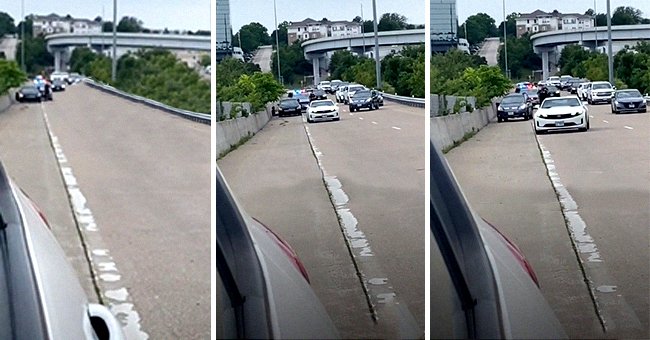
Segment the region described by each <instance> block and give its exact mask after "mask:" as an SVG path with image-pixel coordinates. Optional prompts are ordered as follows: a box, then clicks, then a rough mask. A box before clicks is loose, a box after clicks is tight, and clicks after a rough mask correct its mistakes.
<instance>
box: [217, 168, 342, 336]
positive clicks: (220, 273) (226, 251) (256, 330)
mask: <svg viewBox="0 0 650 340" xmlns="http://www.w3.org/2000/svg"><path fill="white" fill-rule="evenodd" d="M215 232H216V243H217V244H216V259H215V261H216V267H217V275H216V296H215V297H213V299H215V302H216V311H217V316H216V334H215V335H213V336H216V338H217V339H285V338H286V339H313V338H322V339H325V338H338V337H339V334H338V331H337V329H336V328H335V326H334V323H333V322H332V320H331V319H330V317H329V315H328V314H327V312H326V311H325V307H323V305H322V304H321V302H320V301H319V300H318V298H317V297H316V294H315V293H314V291H313V290H312V288H311V286H310V284H309V276H308V274H307V271H306V270H305V267H304V265H303V264H302V262H301V261H300V259H299V258H298V255H297V254H296V252H295V251H294V250H293V249H292V248H291V246H289V244H288V243H286V242H285V241H284V240H282V238H280V236H279V235H278V234H276V233H275V232H273V231H272V230H271V229H270V228H269V227H267V226H265V225H263V224H262V223H261V222H259V221H257V220H255V219H254V218H252V217H250V216H249V215H247V214H246V212H245V211H244V210H243V209H242V207H241V206H240V205H239V203H238V202H237V201H236V199H235V198H234V196H233V194H232V193H231V191H230V189H229V188H228V185H227V183H226V181H225V180H224V178H223V175H222V174H221V171H220V170H219V167H218V166H217V181H216V227H215Z"/></svg>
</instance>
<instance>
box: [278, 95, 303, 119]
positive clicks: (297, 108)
mask: <svg viewBox="0 0 650 340" xmlns="http://www.w3.org/2000/svg"><path fill="white" fill-rule="evenodd" d="M300 114H302V105H300V102H298V99H296V98H284V99H282V100H280V103H279V104H278V116H280V117H282V116H286V115H300Z"/></svg>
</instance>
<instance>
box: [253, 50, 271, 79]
mask: <svg viewBox="0 0 650 340" xmlns="http://www.w3.org/2000/svg"><path fill="white" fill-rule="evenodd" d="M272 56H273V46H271V45H265V46H260V47H259V48H258V49H257V51H255V54H254V55H253V64H257V65H259V66H260V69H262V72H271V57H272Z"/></svg>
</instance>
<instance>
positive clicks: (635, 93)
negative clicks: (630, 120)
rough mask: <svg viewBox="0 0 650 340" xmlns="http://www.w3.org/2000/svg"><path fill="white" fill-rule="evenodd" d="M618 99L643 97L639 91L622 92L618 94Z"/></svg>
mask: <svg viewBox="0 0 650 340" xmlns="http://www.w3.org/2000/svg"><path fill="white" fill-rule="evenodd" d="M616 96H617V97H621V98H630V97H641V92H639V91H621V92H619V93H617V94H616Z"/></svg>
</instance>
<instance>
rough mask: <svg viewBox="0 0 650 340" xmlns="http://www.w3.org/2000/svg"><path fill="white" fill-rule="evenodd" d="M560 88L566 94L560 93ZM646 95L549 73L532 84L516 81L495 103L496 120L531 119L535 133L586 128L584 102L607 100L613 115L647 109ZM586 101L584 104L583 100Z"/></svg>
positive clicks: (584, 129)
mask: <svg viewBox="0 0 650 340" xmlns="http://www.w3.org/2000/svg"><path fill="white" fill-rule="evenodd" d="M561 91H567V92H569V93H570V95H568V96H562V94H561V93H562V92H561ZM647 98H648V95H647V94H646V95H645V97H644V96H643V95H642V94H641V92H640V91H639V90H636V89H620V90H619V89H616V86H613V85H611V84H610V83H609V82H606V81H593V82H592V81H589V80H588V79H580V78H573V77H571V76H561V77H557V76H553V77H549V78H548V79H547V80H546V81H543V82H539V83H538V84H533V83H529V82H522V83H517V84H516V87H515V93H511V94H508V95H506V96H505V97H503V99H502V100H501V102H500V103H497V121H498V122H505V121H508V120H509V119H514V118H523V119H524V120H529V119H532V120H533V126H534V129H535V133H536V134H542V133H546V132H549V131H557V130H578V131H587V130H589V127H590V124H589V114H588V111H589V108H588V106H587V105H586V103H587V104H589V105H596V104H600V103H607V104H610V106H611V111H612V113H613V114H618V113H627V112H642V113H645V112H647ZM585 102H586V103H585Z"/></svg>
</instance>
